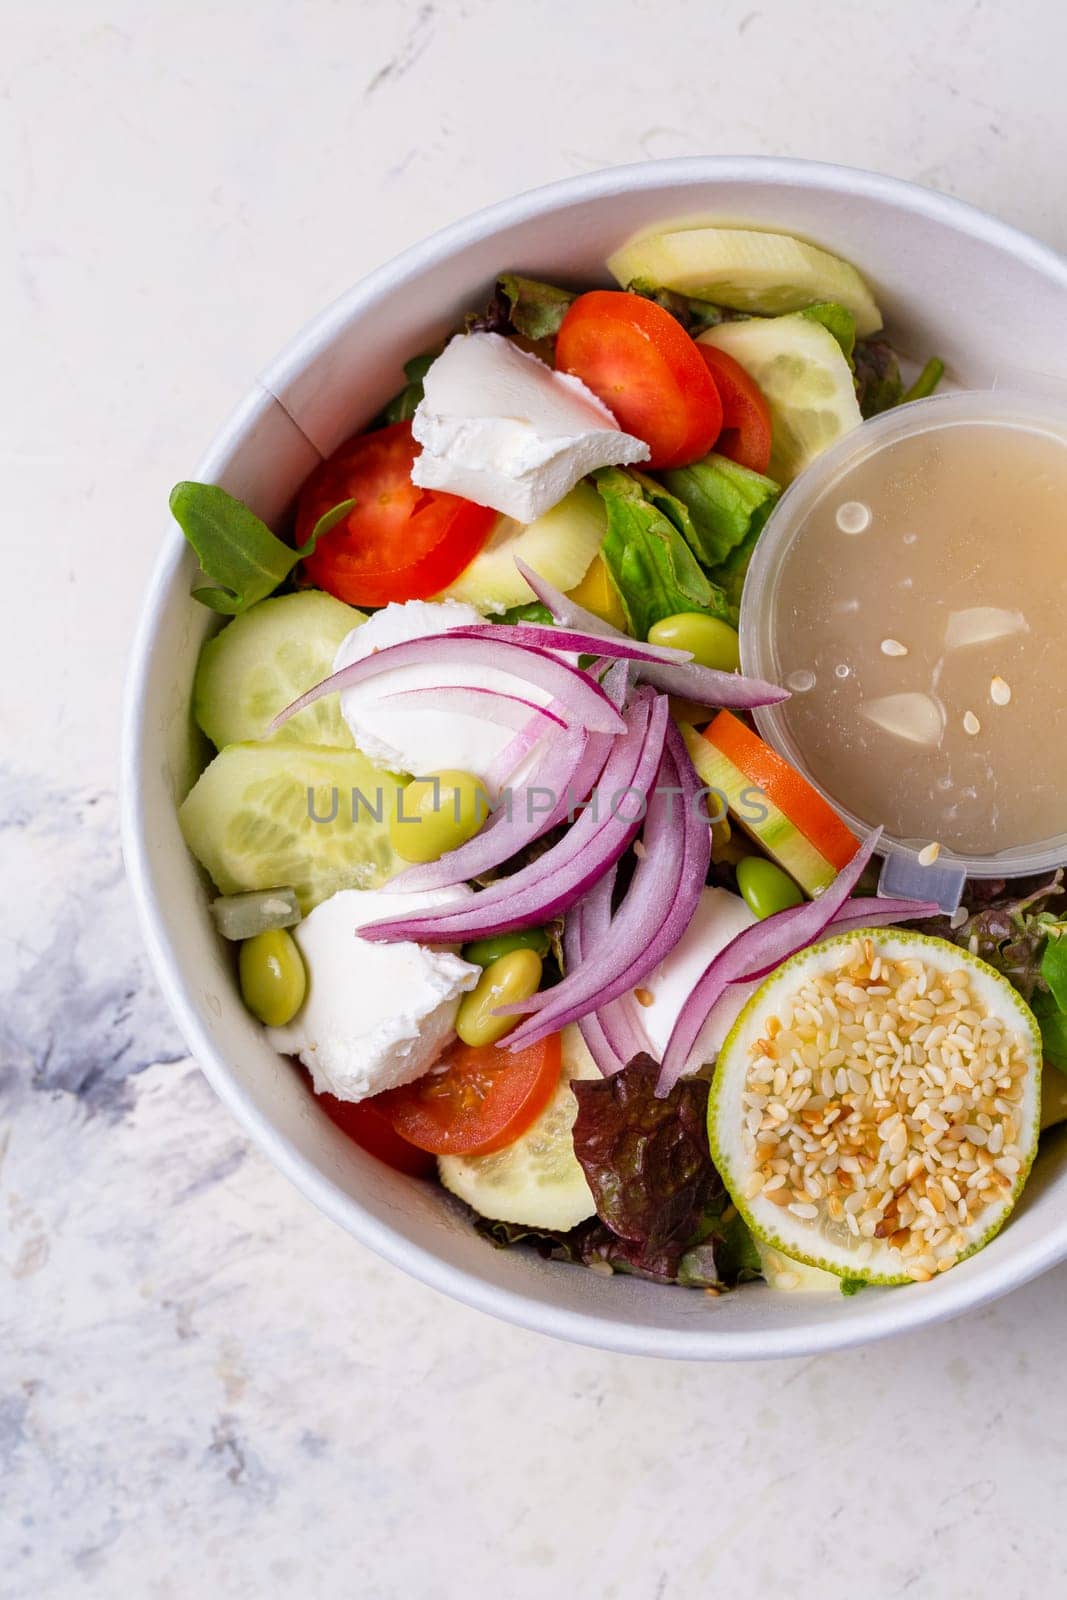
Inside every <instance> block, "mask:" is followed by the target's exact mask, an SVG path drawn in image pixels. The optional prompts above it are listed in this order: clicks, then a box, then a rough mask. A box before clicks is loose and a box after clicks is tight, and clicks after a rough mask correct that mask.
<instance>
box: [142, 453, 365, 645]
mask: <svg viewBox="0 0 1067 1600" xmlns="http://www.w3.org/2000/svg"><path fill="white" fill-rule="evenodd" d="M355 503H356V502H355V501H354V500H345V501H343V502H342V503H341V504H340V505H337V506H334V507H332V509H331V510H329V511H327V512H325V513H324V514H323V515H322V516H321V517H320V518H319V520H318V522H317V523H316V524H315V526H314V528H313V529H312V531H311V535H310V537H309V538H308V540H307V542H306V543H305V544H303V545H301V546H300V547H299V548H297V549H294V548H293V547H292V545H288V544H285V543H284V541H283V540H281V539H279V538H278V536H277V535H276V534H274V533H272V532H271V530H270V529H269V528H268V527H267V525H266V523H265V522H263V521H261V520H260V518H259V517H257V516H256V514H255V512H254V511H252V510H250V509H249V507H248V506H246V505H245V504H244V502H243V501H241V500H238V499H236V498H235V497H234V496H233V495H232V494H228V493H227V491H226V490H225V489H221V488H220V487H219V485H218V484H216V483H193V482H190V481H185V482H182V483H177V484H175V486H174V488H173V489H172V490H171V493H170V509H171V513H172V515H173V517H174V520H175V521H176V522H177V524H178V526H179V527H180V528H181V530H182V533H183V534H184V535H185V537H186V538H187V539H188V541H189V543H190V544H191V545H192V547H193V549H194V550H195V551H196V554H197V558H198V560H199V562H200V566H201V568H202V569H203V572H204V574H205V576H206V577H208V578H210V579H211V580H212V582H213V583H214V584H215V585H216V586H217V587H215V588H210V589H194V590H193V598H194V600H199V601H200V602H201V604H203V605H205V606H209V607H210V608H211V610H212V611H218V612H221V613H222V615H223V616H228V617H234V616H237V615H238V614H239V613H240V612H242V611H247V609H248V607H249V606H253V605H255V604H256V602H257V601H259V600H265V599H266V597H267V595H269V594H273V592H274V590H275V589H276V588H277V587H278V585H279V584H280V583H282V582H284V580H285V579H286V578H287V577H288V576H289V574H290V572H291V571H292V570H293V568H294V567H295V566H296V564H297V562H298V561H302V560H303V559H304V558H305V557H306V556H309V555H311V553H312V551H313V550H314V549H315V545H316V544H317V543H318V541H319V539H320V538H321V537H322V536H323V535H324V534H326V533H329V531H330V529H331V528H333V527H335V526H336V525H337V523H339V522H340V521H341V520H342V518H343V517H345V516H347V514H348V512H349V511H351V509H352V507H353V506H354V505H355Z"/></svg>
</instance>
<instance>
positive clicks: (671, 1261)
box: [572, 1055, 759, 1285]
mask: <svg viewBox="0 0 1067 1600" xmlns="http://www.w3.org/2000/svg"><path fill="white" fill-rule="evenodd" d="M658 1076H659V1067H658V1066H657V1064H656V1062H655V1061H653V1060H652V1058H651V1056H647V1055H642V1056H635V1058H634V1059H633V1061H631V1062H630V1063H629V1065H628V1066H626V1067H624V1068H623V1070H622V1071H621V1072H617V1073H616V1074H615V1075H614V1077H611V1078H601V1079H580V1080H579V1081H577V1082H576V1083H574V1084H573V1085H572V1087H573V1090H574V1094H575V1097H576V1099H577V1101H578V1115H577V1117H576V1118H575V1122H574V1135H573V1137H574V1153H575V1155H576V1156H577V1158H578V1161H579V1162H580V1164H581V1167H582V1170H583V1172H584V1173H585V1176H586V1179H587V1181H588V1183H589V1187H590V1189H591V1190H592V1193H593V1199H594V1201H595V1202H596V1209H597V1216H598V1217H599V1219H600V1221H601V1223H602V1224H603V1226H604V1228H605V1229H606V1230H608V1232H609V1233H610V1235H612V1239H611V1240H605V1239H604V1238H603V1237H602V1236H600V1237H599V1238H598V1240H597V1248H598V1250H599V1252H600V1259H602V1260H606V1261H607V1262H608V1263H609V1264H610V1265H611V1266H613V1267H614V1268H615V1269H616V1270H618V1271H629V1272H637V1273H640V1274H642V1275H643V1276H646V1277H651V1278H654V1279H656V1280H658V1281H660V1282H679V1283H690V1284H697V1283H700V1284H703V1285H710V1284H712V1283H721V1284H727V1285H729V1284H732V1283H736V1282H738V1281H739V1280H740V1279H741V1278H743V1277H755V1276H757V1275H758V1273H759V1260H758V1256H757V1254H756V1251H755V1247H754V1245H753V1243H752V1240H751V1238H750V1236H749V1234H748V1230H747V1228H746V1227H745V1225H744V1223H743V1221H742V1219H741V1218H740V1216H739V1215H738V1212H737V1210H736V1208H735V1207H734V1206H733V1204H732V1203H731V1201H730V1198H729V1195H728V1194H727V1193H726V1189H725V1186H724V1184H723V1181H722V1179H721V1178H720V1176H719V1174H718V1172H717V1171H716V1170H715V1167H714V1165H713V1164H712V1160H711V1155H710V1153H709V1151H708V1134H707V1114H708V1084H707V1082H706V1080H705V1079H702V1078H683V1079H681V1080H680V1081H679V1082H678V1083H677V1084H675V1086H674V1088H673V1089H672V1090H671V1092H670V1094H669V1095H668V1096H667V1097H666V1099H662V1100H661V1099H657V1097H656V1080H657V1078H658Z"/></svg>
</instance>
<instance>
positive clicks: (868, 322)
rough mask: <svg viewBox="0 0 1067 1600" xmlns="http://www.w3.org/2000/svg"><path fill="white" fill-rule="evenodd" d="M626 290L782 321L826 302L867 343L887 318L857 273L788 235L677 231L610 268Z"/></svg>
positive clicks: (644, 242)
mask: <svg viewBox="0 0 1067 1600" xmlns="http://www.w3.org/2000/svg"><path fill="white" fill-rule="evenodd" d="M608 270H609V271H610V272H612V273H613V274H614V276H615V277H616V278H617V279H618V281H619V282H620V283H621V284H622V286H623V288H625V287H626V285H627V284H629V283H632V282H633V281H634V279H635V278H643V279H648V280H649V281H650V282H652V283H654V284H656V285H657V286H658V287H660V288H664V289H673V290H675V292H676V293H678V294H685V295H691V296H692V297H693V298H695V299H697V300H711V301H713V302H714V304H715V305H719V306H729V307H730V308H731V309H732V310H734V311H754V312H757V313H762V314H763V315H770V316H778V315H781V314H782V313H783V312H787V311H802V310H803V309H804V307H805V306H810V305H814V304H816V302H818V301H820V300H833V301H836V303H837V304H838V305H841V306H845V307H847V309H848V310H849V311H851V312H852V315H853V316H854V317H855V319H856V332H857V333H858V334H859V335H860V337H861V338H865V337H866V336H867V335H868V334H871V333H876V332H877V331H878V329H879V328H880V327H881V326H882V314H881V312H880V311H879V309H878V307H877V305H876V304H875V300H874V296H873V295H872V294H871V291H870V289H868V287H867V285H866V284H865V283H864V281H863V279H862V278H861V277H860V275H859V273H858V272H857V271H856V269H855V267H854V266H852V265H850V263H849V262H847V261H842V260H841V258H840V256H832V255H830V253H829V252H828V251H826V250H820V249H819V248H818V246H817V245H813V244H805V242H804V240H803V239H794V238H793V236H792V235H791V234H788V233H761V232H759V231H757V230H755V229H751V228H679V229H677V230H675V231H673V232H670V233H653V234H648V235H646V237H644V238H643V239H642V238H639V239H632V240H631V241H630V242H629V244H625V245H623V247H622V249H621V250H616V252H615V254H614V255H613V256H612V257H611V258H610V260H609V261H608Z"/></svg>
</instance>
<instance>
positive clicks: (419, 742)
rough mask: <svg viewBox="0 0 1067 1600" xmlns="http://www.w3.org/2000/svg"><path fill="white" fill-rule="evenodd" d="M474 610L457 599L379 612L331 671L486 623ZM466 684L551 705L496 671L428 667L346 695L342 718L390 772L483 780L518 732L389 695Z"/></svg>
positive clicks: (385, 676) (400, 671)
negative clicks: (467, 774) (381, 652)
mask: <svg viewBox="0 0 1067 1600" xmlns="http://www.w3.org/2000/svg"><path fill="white" fill-rule="evenodd" d="M484 620H485V618H484V617H482V616H480V615H479V614H478V612H477V611H475V609H474V607H473V606H467V605H462V604H461V603H460V602H459V601H457V600H407V601H405V602H404V604H403V605H397V604H395V603H394V604H393V605H388V606H385V607H384V608H383V609H382V610H381V611H376V612H375V613H374V615H373V616H372V617H369V618H368V619H367V621H366V622H364V623H361V624H360V626H359V627H358V628H353V630H352V632H351V633H350V634H349V635H348V637H347V638H346V639H343V640H342V641H341V647H340V649H339V650H338V652H337V656H336V659H335V661H334V664H333V665H334V671H335V672H337V671H339V670H340V669H341V667H346V666H348V665H349V663H350V662H352V661H361V660H362V659H363V658H364V656H369V655H371V654H373V653H374V651H376V650H383V649H384V648H385V647H386V646H387V645H391V644H401V643H403V642H404V641H405V640H408V639H423V638H426V637H427V636H428V635H430V634H434V633H446V632H448V631H449V629H451V628H467V627H472V626H474V625H475V624H477V623H481V622H484ZM451 684H461V685H463V684H466V685H471V686H473V687H475V688H481V689H501V690H504V691H505V692H506V693H509V694H515V695H518V696H519V697H520V698H521V699H524V700H532V701H533V702H534V703H535V704H537V705H546V704H547V703H548V701H549V699H550V698H551V697H550V696H549V695H548V694H546V693H544V691H542V690H540V689H536V688H534V686H533V685H532V684H530V683H528V682H526V680H525V679H520V678H516V677H514V676H513V675H512V674H511V673H510V672H501V671H500V670H499V668H496V667H479V668H478V669H477V671H474V670H473V669H471V668H465V667H459V666H455V665H450V664H444V663H441V664H437V663H434V662H432V661H431V662H428V663H427V664H426V665H421V664H420V665H419V666H411V667H398V668H397V669H396V670H395V671H389V672H383V673H381V674H380V675H379V676H378V677H376V678H373V679H371V680H369V681H368V682H367V683H361V684H357V685H356V686H355V687H354V688H351V689H343V690H342V691H341V696H340V700H341V715H342V716H343V717H344V719H345V722H346V723H347V724H348V727H349V730H350V732H351V734H352V737H353V739H354V740H355V742H356V744H357V745H358V746H359V748H360V750H362V751H363V754H364V755H365V756H367V757H368V759H369V760H371V761H373V762H374V763H375V765H377V766H380V767H384V768H386V769H387V770H388V771H390V772H410V773H411V774H412V775H413V776H415V777H422V776H424V775H425V774H427V773H430V772H442V771H446V770H448V769H449V768H451V769H452V770H459V771H461V772H473V773H474V774H475V775H476V776H477V777H479V778H483V779H484V778H486V777H487V776H488V773H489V770H490V768H491V767H492V765H493V762H494V761H495V759H496V757H497V756H498V755H499V754H500V752H501V751H502V750H503V749H504V747H505V746H506V745H507V744H509V743H510V742H511V740H512V739H513V738H514V737H515V730H514V729H512V728H507V727H501V726H500V724H498V723H492V722H486V721H485V720H484V719H483V718H481V717H477V716H467V715H466V714H465V713H464V712H461V711H452V710H449V711H442V710H413V709H411V708H410V707H408V706H404V705H403V704H402V702H398V701H396V700H390V699H389V698H388V697H389V696H390V695H395V694H400V693H403V692H405V691H407V690H409V689H437V688H441V687H443V686H444V685H451Z"/></svg>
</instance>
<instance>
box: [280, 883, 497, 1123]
mask: <svg viewBox="0 0 1067 1600" xmlns="http://www.w3.org/2000/svg"><path fill="white" fill-rule="evenodd" d="M470 893H471V890H470V889H468V888H467V886H466V885H465V884H460V885H457V886H456V887H455V888H453V889H438V890H436V891H426V892H423V893H417V894H383V893H381V892H380V891H378V890H371V889H342V890H340V892H339V893H337V894H335V895H332V896H331V897H330V899H329V900H324V901H323V903H322V904H321V905H320V906H316V907H315V909H314V910H313V911H311V912H309V913H308V915H307V916H306V917H305V918H304V920H303V922H299V923H297V925H296V927H295V928H293V929H292V934H293V938H294V939H295V940H296V942H297V944H298V945H299V947H300V953H301V955H302V956H303V958H304V964H305V966H306V967H307V974H308V993H307V999H306V1000H305V1001H304V1004H303V1005H302V1006H301V1008H300V1010H299V1011H298V1012H297V1014H296V1016H295V1017H294V1018H293V1020H292V1022H290V1023H288V1024H287V1025H286V1026H285V1027H284V1028H270V1029H268V1033H269V1036H270V1039H271V1043H272V1044H273V1045H274V1047H275V1049H277V1050H280V1051H281V1052H282V1053H283V1054H284V1055H296V1056H299V1057H300V1059H301V1061H302V1062H303V1063H304V1065H305V1067H307V1069H308V1071H309V1072H310V1073H311V1080H312V1082H313V1084H314V1086H315V1091H316V1093H317V1094H323V1093H328V1094H332V1095H336V1096H337V1098H338V1100H365V1099H366V1098H367V1096H368V1095H372V1094H380V1093H381V1091H382V1090H383V1089H392V1088H395V1087H396V1085H397V1084H399V1083H410V1082H411V1081H412V1080H413V1079H415V1078H421V1077H422V1075H423V1073H424V1072H428V1071H429V1069H430V1068H431V1067H432V1066H433V1064H434V1062H435V1061H436V1060H437V1058H438V1056H439V1055H440V1054H441V1051H442V1050H443V1049H444V1048H445V1046H446V1045H447V1044H450V1043H451V1041H452V1039H453V1037H454V1029H453V1024H454V1022H455V1017H456V1010H457V1008H458V1006H459V1000H460V996H461V995H462V994H463V993H464V992H465V991H466V990H468V989H473V988H474V985H475V984H476V983H477V981H478V979H479V977H480V976H481V968H480V967H476V966H472V965H471V963H470V962H469V961H464V960H462V959H461V957H460V956H458V955H456V954H455V952H454V951H453V950H449V949H427V947H426V946H425V945H421V944H414V943H405V944H371V943H370V941H369V940H363V939H358V938H357V937H356V930H357V929H358V928H362V927H364V926H365V925H366V924H367V923H368V922H376V921H378V919H379V918H381V917H395V916H399V915H402V914H403V913H405V912H407V911H409V910H410V911H418V910H421V909H422V908H423V907H429V906H440V905H448V904H450V903H453V902H455V901H458V900H463V899H465V898H466V897H467V896H468V895H469V894H470Z"/></svg>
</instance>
